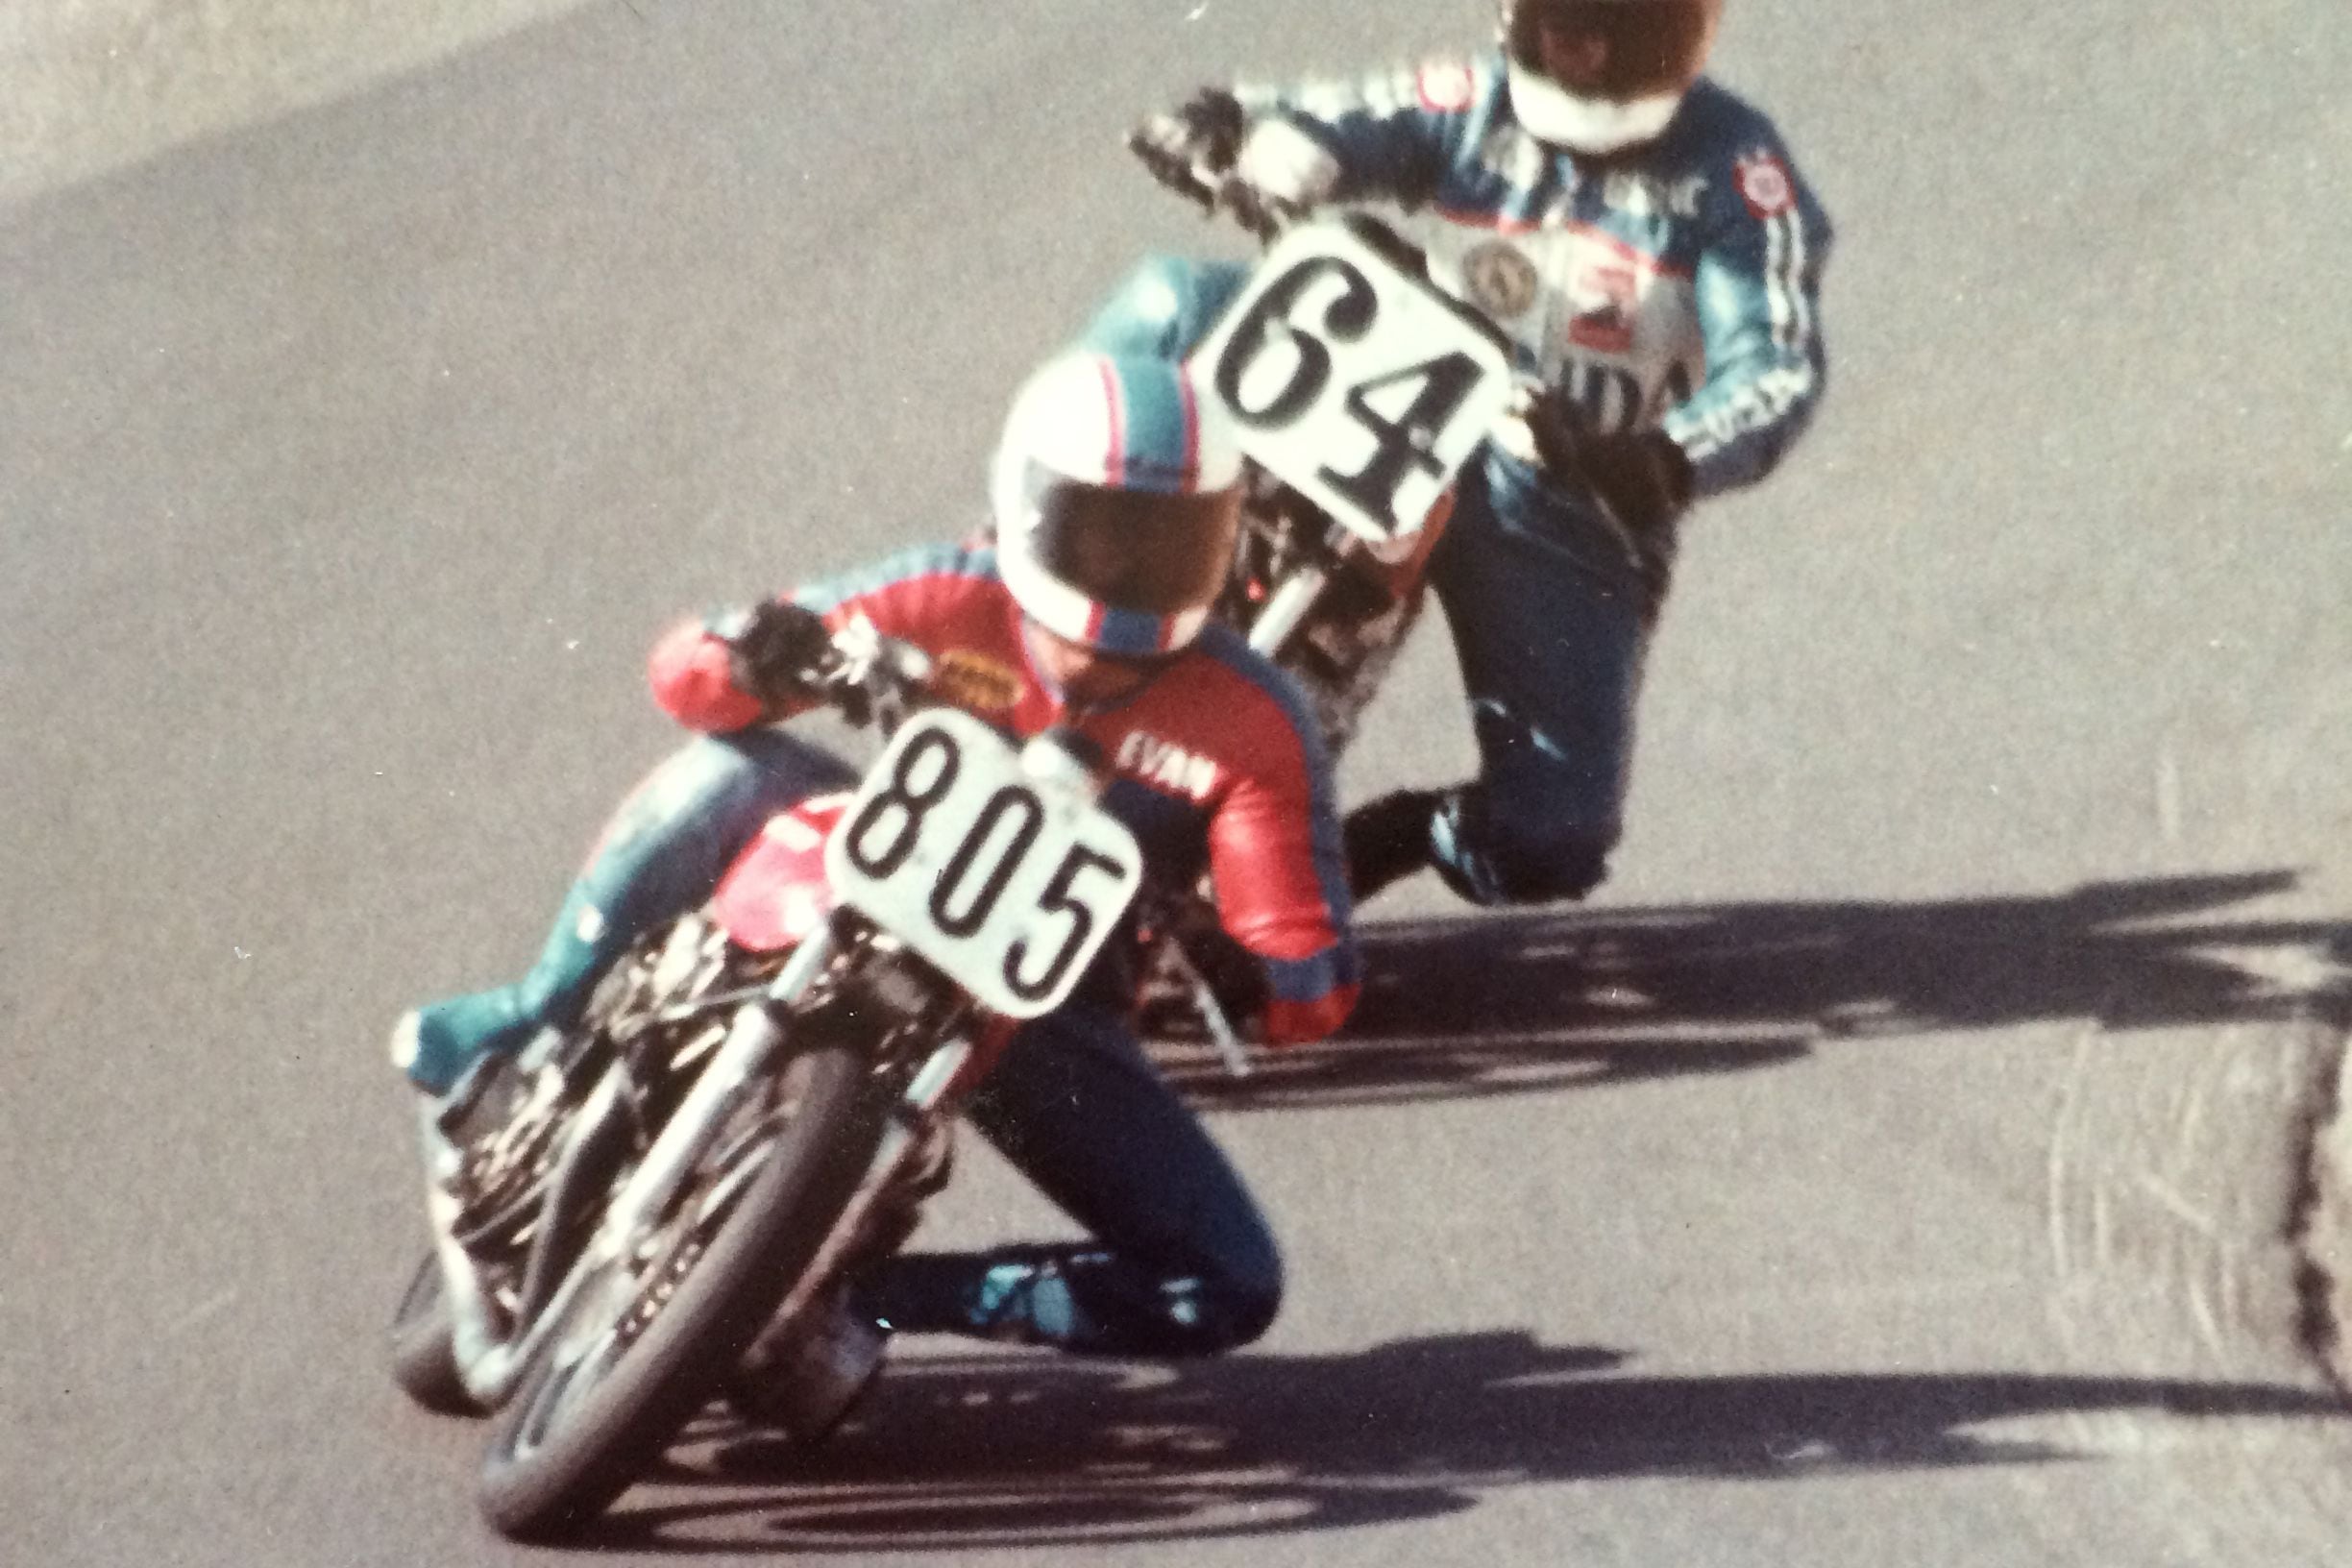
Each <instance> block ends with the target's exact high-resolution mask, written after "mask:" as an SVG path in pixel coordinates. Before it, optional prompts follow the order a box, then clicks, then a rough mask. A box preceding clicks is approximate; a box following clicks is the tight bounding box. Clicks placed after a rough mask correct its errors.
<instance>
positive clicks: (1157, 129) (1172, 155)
mask: <svg viewBox="0 0 2352 1568" xmlns="http://www.w3.org/2000/svg"><path fill="white" fill-rule="evenodd" d="M1246 126H1247V118H1246V116H1244V115H1243V114H1242V112H1241V100H1239V99H1238V98H1236V97H1235V96H1234V95H1233V94H1232V93H1230V92H1227V91H1226V90H1225V89H1224V88H1223V87H1203V88H1201V90H1200V91H1198V92H1196V93H1194V94H1193V95H1192V96H1191V97H1189V98H1188V99H1186V100H1185V101H1184V102H1183V103H1181V104H1179V105H1177V106H1176V108H1175V109H1173V110H1170V111H1169V112H1167V113H1165V114H1154V115H1153V116H1152V117H1151V118H1149V119H1147V120H1145V121H1144V122H1143V123H1142V124H1141V125H1139V126H1137V127H1136V128H1135V130H1134V132H1133V133H1131V134H1130V135H1128V137H1127V145H1128V146H1129V147H1130V148H1131V149H1133V150H1134V152H1135V155H1136V157H1138V158H1139V159H1142V160H1143V166H1144V167H1145V168H1147V169H1149V170H1151V172H1152V176H1153V178H1155V179H1157V180H1159V181H1160V182H1161V183H1162V184H1168V185H1172V186H1174V187H1175V188H1176V189H1178V190H1179V191H1182V192H1183V193H1184V194H1186V195H1188V196H1191V197H1194V198H1196V199H1198V198H1200V197H1201V195H1202V192H1200V191H1199V190H1197V189H1195V188H1193V187H1194V184H1195V183H1196V182H1197V181H1198V180H1199V179H1200V177H1201V176H1202V175H1204V174H1205V175H1209V176H1216V175H1222V174H1225V173H1227V172H1229V171H1230V170H1231V169H1232V168H1233V166H1234V160H1235V159H1238V158H1239V157H1240V156H1241V134H1242V132H1243V130H1244V129H1245V128H1246Z"/></svg>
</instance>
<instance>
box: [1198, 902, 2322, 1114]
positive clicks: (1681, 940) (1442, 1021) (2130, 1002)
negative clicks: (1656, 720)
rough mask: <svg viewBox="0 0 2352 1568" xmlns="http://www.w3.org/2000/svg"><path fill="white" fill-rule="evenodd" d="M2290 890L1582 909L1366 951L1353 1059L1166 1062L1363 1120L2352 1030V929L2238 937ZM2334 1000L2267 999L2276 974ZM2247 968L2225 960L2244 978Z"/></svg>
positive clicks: (1237, 1102)
mask: <svg viewBox="0 0 2352 1568" xmlns="http://www.w3.org/2000/svg"><path fill="white" fill-rule="evenodd" d="M2297 880H2298V879H2297V876H2296V874H2295V873H2294V872H2292V871H2284V870H2269V871H2249V872H2243V873H2240V874H2235V875H2228V876H2201V877H2168V878H2152V879H2149V880H2145V881H2138V882H2102V883H2094V884H2091V885H2088V886H2085V887H2081V888H2077V889H2074V890H2073V891H2071V892H2069V893H2063V894H2052V895H2048V896H2036V897H2028V896H2020V897H2014V898H1983V899H1953V900H1942V901H1933V902H1924V903H1860V902H1854V903H1799V902H1785V903H1782V902H1774V903H1739V904H1717V905H1695V906H1689V907H1683V908H1656V909H1606V908H1603V909H1579V910H1569V911H1566V912H1561V913H1543V914H1514V915H1501V916H1491V917H1483V918H1481V917H1471V918H1465V919H1456V920H1433V921H1421V922H1414V923H1410V924H1395V925H1371V926H1367V927H1365V928H1364V930H1363V933H1362V937H1363V944H1364V958H1365V970H1366V974H1367V980H1366V984H1365V988H1364V996H1363V1000H1362V1002H1361V1003H1360V1006H1359V1008H1358V1011H1357V1016H1356V1017H1355V1019H1354V1020H1352V1021H1351V1023H1350V1024H1349V1026H1348V1029H1347V1031H1346V1032H1345V1033H1344V1034H1343V1035H1342V1036H1341V1037H1340V1038H1339V1039H1337V1040H1335V1041H1328V1042H1324V1043H1321V1044H1317V1045H1311V1046H1306V1047H1302V1048H1297V1049H1292V1050H1285V1051H1261V1052H1258V1053H1257V1055H1256V1070H1255V1071H1254V1072H1253V1074H1252V1076H1250V1077H1249V1078H1246V1079H1235V1078H1231V1077H1229V1076H1227V1075H1226V1073H1225V1071H1224V1068H1223V1066H1221V1064H1220V1062H1219V1060H1218V1058H1217V1057H1216V1055H1215V1053H1214V1052H1213V1051H1212V1050H1210V1049H1209V1048H1207V1047H1206V1046H1203V1045H1199V1044H1195V1043H1191V1042H1184V1041H1164V1042H1162V1043H1161V1044H1159V1045H1157V1046H1155V1048H1154V1050H1155V1055H1156V1056H1157V1057H1158V1059H1159V1060H1160V1062H1161V1064H1162V1066H1164V1068H1165V1069H1166V1070H1167V1072H1168V1074H1169V1076H1170V1077H1171V1078H1172V1079H1174V1080H1175V1081H1177V1082H1178V1083H1179V1084H1180V1085H1181V1086H1182V1087H1183V1088H1184V1089H1185V1090H1186V1091H1187V1092H1188V1094H1189V1095H1191V1096H1192V1097H1193V1098H1194V1099H1195V1100H1197V1101H1198V1102H1200V1103H1203V1104H1206V1105H1211V1106H1215V1107H1218V1108H1223V1109H1234V1110H1248V1109H1278V1108H1282V1107H1286V1106H1295V1105H1350V1104H1371V1103H1382V1102H1388V1101H1405V1100H1419V1099H1429V1098H1439V1097H1443V1098H1454V1097H1466V1096H1478V1095H1487V1094H1514V1093H1529V1092H1537V1091H1543V1090H1555V1089H1563V1088H1573V1087H1579V1086H1590V1085H1604V1084H1608V1083H1614V1082H1622V1081H1625V1080H1629V1079H1642V1078H1653V1077H1661V1076H1669V1075H1675V1074H1680V1073H1695V1072H1697V1073H1703V1072H1729V1071H1736V1070H1740V1069H1743V1068H1749V1067H1762V1066H1776V1065H1778V1064H1781V1063H1785V1062H1789V1061H1792V1060H1794V1059H1797V1058H1800V1057H1802V1056H1804V1055H1806V1054H1807V1053H1808V1052H1809V1051H1810V1050H1811V1049H1812V1046H1813V1043H1814V1042H1815V1041H1819V1040H1822V1039H1824V1038H1852V1037H1857V1036H1878V1035H1910V1034H1923V1033H1932V1032H1935V1031H1939V1030H1968V1029H1993V1028H2002V1027H2007V1026H2010V1025H2017V1024H2026V1023H2033V1022H2039V1021H2046V1020H2054V1019H2073V1020H2082V1021H2086V1022H2095V1023H2096V1024H2098V1025H2099V1026H2100V1027H2102V1028H2105V1029H2108V1030H2128V1029H2153V1028H2168V1027H2176V1026H2182V1025H2195V1024H2242V1023H2255V1022H2264V1021H2273V1020H2283V1019H2287V1018H2290V1017H2298V1016H2310V1015H2312V1014H2313V1013H2315V1012H2318V1013H2322V1014H2327V1013H2331V1012H2334V1013H2340V1012H2345V1011H2347V1010H2352V982H2348V981H2347V970H2346V968H2345V966H2352V920H2321V921H2264V920H2254V919H2228V918H2226V917H2225V915H2224V914H2223V912H2224V911H2226V910H2227V909H2228V908H2229V907H2230V906H2232V905H2236V904H2242V903H2246V902H2249V901H2251V900H2254V899H2258V898H2263V897H2266V896H2269V895H2273V894H2281V893H2285V892H2288V891H2290V890H2291V889H2292V888H2293V887H2294V886H2295V885H2296V882H2297ZM2264 953H2269V954H2276V955H2279V956H2280V957H2282V958H2287V959H2295V958H2297V957H2299V956H2301V955H2315V956H2316V957H2318V958H2320V959H2322V960H2326V961H2328V962H2330V963H2332V964H2333V965H2334V966H2335V968H2333V969H2332V970H2331V969H2328V968H2327V967H2326V964H2321V965H2318V966H2310V965H2309V964H2308V959H2305V960H2304V962H2305V963H2306V966H2307V967H2310V968H2314V969H2315V971H2324V972H2325V973H2327V974H2328V975H2330V976H2332V977H2331V978H2327V979H2322V980H2315V981H2312V982H2310V983H2306V984H2300V985H2297V984H2288V983H2284V982H2281V981H2279V980H2276V979H2272V978H2266V976H2265V973H2264V972H2263V969H2264V967H2263V966H2262V964H2261V963H2260V962H2259V955H2261V954H2264ZM2225 954H2226V955H2228V956H2224V955H2225Z"/></svg>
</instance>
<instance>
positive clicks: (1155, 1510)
mask: <svg viewBox="0 0 2352 1568" xmlns="http://www.w3.org/2000/svg"><path fill="white" fill-rule="evenodd" d="M1625 1360H1626V1357H1625V1355H1624V1354H1623V1353H1621V1352H1617V1351H1612V1350H1607V1349H1603V1348H1598V1347H1590V1346H1565V1347H1555V1346H1546V1345H1542V1344H1539V1343H1537V1342H1536V1341H1535V1340H1534V1339H1533V1337H1532V1336H1531V1335H1528V1334H1526V1333H1524V1332H1503V1333H1482V1334H1462V1335H1440V1336H1434V1337H1430V1338H1420V1339H1411V1340H1405V1341H1401V1342H1398V1343H1394V1344H1388V1345H1383V1346H1379V1347H1376V1348H1374V1349H1371V1350H1367V1351H1361V1352H1357V1353H1352V1354H1340V1355H1332V1356H1275V1355H1250V1354H1245V1355H1240V1356H1236V1357H1231V1358H1226V1359H1224V1360H1206V1361H1192V1362H1182V1363H1176V1364H1174V1365H1165V1366H1132V1365H1126V1364H1120V1363H1106V1362H1099V1361H1093V1362H1089V1361H1079V1360H1069V1359H1066V1358H1056V1357H1052V1356H1047V1355H1038V1354H1020V1353H1007V1354H1001V1355H960V1354H959V1355H949V1356H941V1357H919V1358H908V1359H905V1360H899V1361H897V1362H894V1364H893V1365H892V1367H891V1368H890V1370H889V1371H888V1372H887V1373H886V1374H885V1376H884V1378H883V1380H882V1382H881V1383H880V1384H878V1385H877V1386H876V1388H875V1390H874V1392H873V1394H872V1395H871V1396H870V1399H869V1400H868V1402H867V1404H866V1405H865V1406H864V1407H863V1408H862V1409H861V1410H860V1412H859V1413H858V1415H857V1416H856V1418H855V1419H854V1420H853V1421H852V1423H851V1424H850V1425H849V1426H848V1427H846V1428H845V1430H844V1431H843V1432H841V1433H837V1434H836V1435H835V1437H834V1438H833V1439H832V1440H831V1441H830V1442H829V1443H827V1444H825V1445H824V1446H822V1447H821V1448H818V1449H815V1450H803V1449H800V1448H798V1447H796V1446H794V1445H793V1444H791V1443H790V1442H788V1441H786V1440H785V1439H783V1438H782V1437H780V1436H775V1435H772V1434H768V1433H761V1432H757V1431H753V1430H749V1429H746V1428H743V1427H741V1426H738V1425H734V1424H732V1423H729V1422H726V1421H723V1420H720V1419H718V1418H716V1417H714V1418H711V1419H708V1420H706V1421H705V1422H704V1423H702V1425H701V1426H699V1427H698V1428H697V1429H695V1430H694V1431H692V1432H690V1433H688V1436H687V1438H686V1439H685V1441H684V1442H683V1443H682V1444H681V1446H680V1447H679V1449H678V1450H676V1451H675V1452H674V1456H673V1461H672V1462H671V1463H670V1464H669V1465H668V1466H667V1468H666V1469H665V1471H664V1472H663V1474H662V1475H661V1476H659V1477H658V1478H656V1480H655V1482H653V1483H652V1484H650V1485H649V1486H648V1487H646V1488H643V1489H640V1490H639V1491H637V1492H635V1493H633V1494H631V1497H630V1498H629V1499H626V1500H625V1507H623V1508H621V1509H620V1510H618V1511H616V1512H615V1513H614V1514H613V1515H612V1516H610V1517H609V1518H608V1520H607V1521H606V1523H605V1526H604V1528H603V1529H602V1530H601V1531H600V1533H599V1536H598V1538H597V1541H596V1543H595V1544H596V1545H598V1546H599V1547H602V1548H607V1549H612V1550H630V1551H639V1552H657V1553H658V1552H668V1553H678V1554H693V1553H717V1552H727V1551H745V1550H764V1551H765V1550H778V1549H783V1550H792V1551H802V1552H842V1553H846V1552H857V1551H865V1552H871V1551H875V1550H877V1549H881V1550H893V1551H908V1552H913V1551H931V1552H943V1551H970V1550H978V1549H986V1548H1032V1549H1033V1548H1039V1547H1050V1546H1106V1545H1119V1544H1129V1543H1140V1542H1148V1541H1164V1540H1202V1539H1211V1538H1219V1537H1230V1536H1247V1535H1266V1534H1285V1533H1294V1532H1299V1531H1323V1530H1338V1529H1352V1528H1363V1527H1368V1526H1375V1525H1384V1524H1395V1523H1400V1522H1404V1521H1408V1520H1414V1519H1423V1518H1429V1517H1433V1516H1436V1515H1441V1514H1451V1513H1458V1512H1461V1511H1463V1510H1466V1509H1469V1508H1472V1507H1476V1506H1477V1505H1478V1504H1479V1502H1480V1501H1481V1500H1482V1498H1483V1497H1484V1496H1486V1495H1487V1494H1489V1493H1493V1492H1496V1491H1499V1490H1502V1489H1505V1488H1509V1487H1520V1486H1532V1485H1547V1484H1567V1483H1574V1482H1592V1481H1604V1480H1623V1479H1631V1478H1674V1477H1685V1478H1690V1477H1699V1478H1727V1479H1741V1480H1752V1481H1766V1480H1782V1481H1796V1480H1804V1479H1808V1478H1820V1477H1827V1476H1836V1475H1841V1474H1850V1473H1854V1472H1863V1471H1878V1470H1892V1469H1901V1468H1921V1467H1959V1466H1975V1465H1991V1464H2031V1463H2048V1462H2055V1461H2062V1460H2063V1461H2076V1462H2082V1461H2089V1460H2095V1459H2096V1458H2099V1457H2100V1456H2099V1454H2098V1452H2097V1451H2096V1450H2095V1449H2092V1448H2088V1447H2084V1446H2081V1444H2082V1441H2083V1440H2084V1439H2083V1438H2080V1437H2077V1436H2076V1435H2075V1434H2078V1433H2096V1432H2098V1431H2100V1430H2102V1428H2101V1426H2100V1424H2098V1423H2095V1422H2084V1421H2075V1422H2065V1421H2059V1420H2055V1419H2052V1418H2055V1417H2063V1416H2076V1417H2080V1416H2095V1415H2098V1414H2101V1413H2107V1412H2148V1411H2157V1412H2162V1413H2164V1414H2166V1415H2168V1416H2169V1417H2171V1418H2174V1419H2180V1420H2191V1419H2220V1418H2237V1419H2248V1418H2273V1419H2294V1420H2319V1419H2327V1420H2335V1419H2340V1418H2341V1415H2342V1412H2341V1410H2340V1408H2339V1407H2338V1406H2337V1405H2336V1404H2335V1403H2334V1402H2333V1401H2332V1400H2330V1399H2329V1398H2328V1397H2326V1396H2325V1395H2323V1394H2320V1393H2316V1392H2312V1391H2307V1390H2303V1389H2297V1388H2292V1387H2286V1386H2274V1385H2268V1384H2205V1383H2189V1382H2176V1381H2169V1380H2156V1379H2133V1378H2086V1377H2046V1376H2029V1375H2023V1374H2000V1373H1990V1374H1880V1375H1861V1374H1823V1375H1805V1374H1791V1375H1784V1376H1771V1377H1703V1376H1683V1377H1646V1376H1634V1375H1627V1374H1625V1373H1624V1372H1623V1371H1622V1370H1621V1368H1622V1367H1623V1365H1624V1362H1625ZM2004 1426H2005V1427H2006V1428H2007V1429H2008V1430H2002V1429H2003V1428H2004ZM2108 1430H2112V1429H2108ZM2060 1433H2064V1434H2065V1436H2064V1437H2063V1438H2062V1436H2061V1435H2059V1434H2060ZM2119 1441H2121V1440H2120V1439H2119ZM2125 1446H2126V1447H2128V1442H2127V1441H2126V1444H2125Z"/></svg>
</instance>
